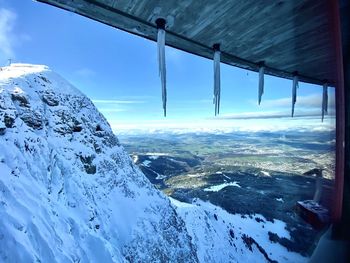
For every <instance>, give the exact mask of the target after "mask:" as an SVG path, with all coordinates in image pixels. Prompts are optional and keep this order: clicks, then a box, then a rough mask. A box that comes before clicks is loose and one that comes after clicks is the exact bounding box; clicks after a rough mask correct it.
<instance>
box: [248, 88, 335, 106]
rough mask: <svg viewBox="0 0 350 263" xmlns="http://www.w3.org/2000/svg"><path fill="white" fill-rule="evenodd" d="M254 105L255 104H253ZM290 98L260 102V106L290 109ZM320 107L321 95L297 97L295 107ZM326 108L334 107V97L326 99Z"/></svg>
mask: <svg viewBox="0 0 350 263" xmlns="http://www.w3.org/2000/svg"><path fill="white" fill-rule="evenodd" d="M254 103H255V104H256V102H254ZM291 104H292V98H289V97H288V98H281V99H274V100H264V99H263V100H262V102H261V106H262V107H266V108H273V107H291ZM321 105H322V93H321V92H320V93H319V94H311V95H308V96H298V97H297V102H296V107H302V108H321ZM328 106H329V108H334V107H335V102H334V96H329V98H328Z"/></svg>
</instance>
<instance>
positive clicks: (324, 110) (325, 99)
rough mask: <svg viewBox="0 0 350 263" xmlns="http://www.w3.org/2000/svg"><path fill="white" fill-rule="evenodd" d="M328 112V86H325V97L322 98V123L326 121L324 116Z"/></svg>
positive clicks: (325, 84)
mask: <svg viewBox="0 0 350 263" xmlns="http://www.w3.org/2000/svg"><path fill="white" fill-rule="evenodd" d="M327 111H328V84H327V83H324V84H323V96H322V122H323V119H324V115H325V114H327Z"/></svg>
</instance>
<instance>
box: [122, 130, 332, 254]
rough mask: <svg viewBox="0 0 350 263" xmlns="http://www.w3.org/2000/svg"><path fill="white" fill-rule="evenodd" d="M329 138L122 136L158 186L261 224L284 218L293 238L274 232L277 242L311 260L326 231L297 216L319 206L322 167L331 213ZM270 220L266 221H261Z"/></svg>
mask: <svg viewBox="0 0 350 263" xmlns="http://www.w3.org/2000/svg"><path fill="white" fill-rule="evenodd" d="M333 135H334V134H332V133H329V132H283V133H282V132H271V133H269V132H256V133H251V132H235V133H233V132H232V133H224V134H210V133H179V134H176V133H156V134H151V133H150V134H140V135H118V137H119V138H120V141H121V143H122V145H123V146H124V147H125V149H126V151H127V152H128V153H129V154H130V156H131V157H132V159H133V161H134V163H135V164H136V165H138V167H139V168H140V169H141V170H142V172H143V173H144V174H145V175H146V176H147V178H148V179H149V180H150V181H151V182H152V183H153V184H154V186H155V187H157V188H158V189H160V190H162V191H163V192H164V193H165V194H166V195H168V196H170V197H172V198H174V199H176V200H178V201H181V202H184V203H189V204H191V203H193V202H196V200H201V201H204V202H209V203H211V204H213V205H215V206H217V207H220V208H222V209H223V210H225V211H227V212H228V213H229V214H232V215H237V214H239V215H240V216H241V217H242V218H251V219H255V220H256V222H258V223H259V222H260V221H261V220H262V221H270V222H274V220H281V221H283V222H285V223H286V227H285V228H286V230H288V231H289V233H290V237H291V238H290V239H286V238H280V237H279V236H278V235H276V233H274V232H269V239H270V242H271V243H276V242H277V243H279V244H281V245H282V246H284V247H286V248H287V249H288V251H293V252H296V253H299V254H301V255H303V256H306V257H307V256H310V255H311V253H312V251H313V249H314V247H315V243H316V241H317V240H318V238H319V237H320V235H321V234H322V232H323V230H324V229H315V228H313V227H312V226H311V225H310V224H308V223H307V222H306V221H304V220H303V219H302V218H301V217H300V215H299V214H298V213H297V210H296V204H297V201H302V200H312V199H313V196H314V193H315V187H316V186H315V185H316V176H315V175H316V174H314V173H313V172H312V171H313V169H322V171H323V172H322V175H323V178H322V195H321V200H320V204H322V205H323V206H324V207H327V208H329V207H330V206H331V194H332V187H333V178H334V159H335V154H334V149H335V146H334V140H333V138H334V137H333ZM256 215H262V216H263V217H264V219H261V218H260V217H259V216H256Z"/></svg>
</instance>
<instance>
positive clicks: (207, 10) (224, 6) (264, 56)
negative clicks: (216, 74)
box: [38, 0, 336, 86]
mask: <svg viewBox="0 0 350 263" xmlns="http://www.w3.org/2000/svg"><path fill="white" fill-rule="evenodd" d="M38 1H40V2H45V3H48V4H51V5H54V6H57V7H60V8H63V9H66V10H68V11H71V12H74V13H77V14H80V15H83V16H86V17H89V18H92V19H94V20H96V21H99V22H102V23H105V24H107V25H110V26H113V27H116V28H118V29H121V30H124V31H127V32H130V33H132V34H136V35H139V36H142V37H144V38H147V39H150V40H153V41H156V37H157V27H156V23H155V20H156V19H157V18H164V19H165V20H166V22H167V23H166V28H165V29H166V44H167V45H168V46H171V47H174V48H177V49H181V50H184V51H187V52H190V53H193V54H196V55H199V56H202V57H206V58H209V59H212V58H213V48H212V47H213V45H214V44H215V43H219V44H220V49H221V62H223V63H226V64H229V65H233V66H237V67H240V68H244V69H248V70H253V71H257V70H258V68H259V65H260V63H261V62H264V64H265V73H266V74H270V75H274V76H278V77H283V78H292V77H293V75H294V74H295V72H297V74H298V76H299V79H300V80H301V81H304V82H308V83H314V84H323V83H324V82H325V81H327V82H328V83H329V85H332V86H335V84H336V61H335V46H334V41H333V39H334V36H333V35H332V32H333V31H334V30H332V21H331V15H330V13H329V12H330V11H329V10H331V8H330V1H327V0H299V1H283V0H279V1H275V0H231V1H230V0H216V1H212V0H201V1H191V0H181V1H180V0H178V1H155V0H133V1H129V0H38Z"/></svg>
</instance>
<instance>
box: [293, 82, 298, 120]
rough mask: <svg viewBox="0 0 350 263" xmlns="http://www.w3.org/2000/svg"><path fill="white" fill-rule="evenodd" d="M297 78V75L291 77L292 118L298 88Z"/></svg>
mask: <svg viewBox="0 0 350 263" xmlns="http://www.w3.org/2000/svg"><path fill="white" fill-rule="evenodd" d="M298 81H299V78H298V76H297V75H295V76H294V77H293V90H292V117H293V116H294V106H295V103H296V102H297V88H299V83H298Z"/></svg>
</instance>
